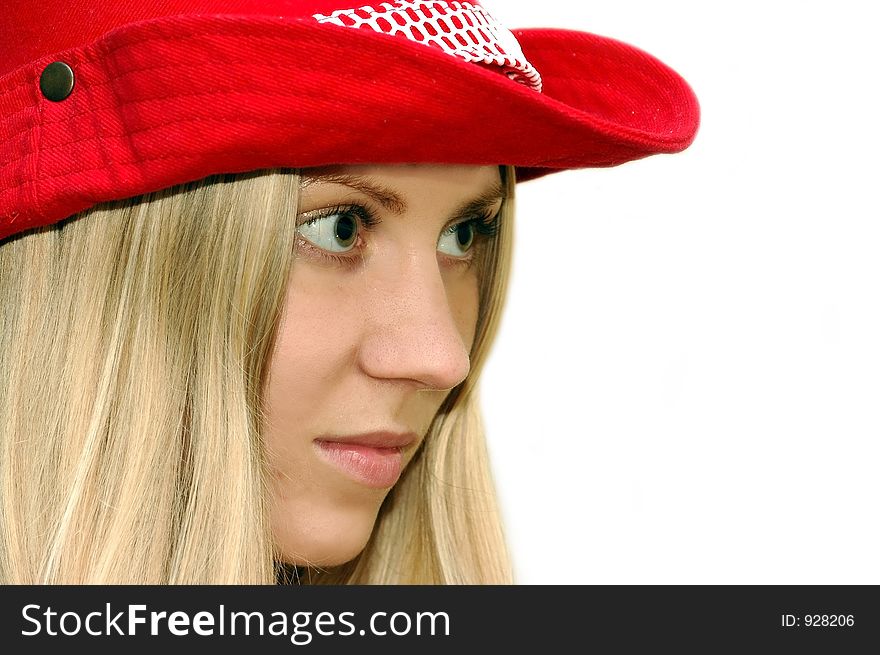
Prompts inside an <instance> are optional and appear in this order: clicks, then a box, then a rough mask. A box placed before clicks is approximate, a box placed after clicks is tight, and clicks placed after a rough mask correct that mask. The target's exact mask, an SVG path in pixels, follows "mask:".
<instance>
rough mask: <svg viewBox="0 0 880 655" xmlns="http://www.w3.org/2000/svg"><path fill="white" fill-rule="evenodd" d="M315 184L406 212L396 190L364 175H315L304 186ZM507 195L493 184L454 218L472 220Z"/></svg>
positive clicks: (392, 211)
mask: <svg viewBox="0 0 880 655" xmlns="http://www.w3.org/2000/svg"><path fill="white" fill-rule="evenodd" d="M315 182H330V183H333V184H341V185H343V186H347V187H350V188H352V189H354V190H356V191H360V192H361V193H363V194H365V195H367V196H369V197H370V198H372V199H373V200H375V201H376V202H377V203H379V204H380V205H381V206H382V207H384V208H385V209H386V210H388V211H390V212H391V213H393V214H396V215H398V216H400V215H401V214H403V213H405V212H406V208H407V204H406V200H404V199H403V198H401V197H400V195H398V194H397V193H396V192H395V191H394V190H392V189H390V188H388V187H387V186H385V185H383V184H379V183H378V182H375V181H373V180H370V179H369V178H367V177H364V176H362V175H350V174H341V173H327V174H322V175H314V176H311V177H308V178H304V180H303V186H308V185H310V184H313V183H315ZM505 198H506V195H505V193H504V188H503V187H502V186H501V183H500V182H498V181H495V182H493V183H492V184H491V185H490V186H489V187H488V188H487V189H485V190H483V192H482V193H480V194H479V195H478V196H476V197H475V198H473V199H472V200H468V201H466V202H464V203H462V204H461V205H459V206H458V207H457V208H456V209H455V211H453V215H452V218H453V219H454V220H458V219H463V218H470V217H472V216H474V215H475V214H481V213H485V212H487V211H488V210H489V209H490V208H491V207H492V206H493V205H494V204H495V203H496V202H498V200H499V199H500V200H504V199H505Z"/></svg>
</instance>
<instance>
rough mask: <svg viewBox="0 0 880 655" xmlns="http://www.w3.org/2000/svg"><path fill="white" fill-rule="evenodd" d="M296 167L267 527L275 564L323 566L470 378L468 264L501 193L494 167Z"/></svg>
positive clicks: (274, 368) (367, 528)
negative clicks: (298, 179) (294, 232)
mask: <svg viewBox="0 0 880 655" xmlns="http://www.w3.org/2000/svg"><path fill="white" fill-rule="evenodd" d="M303 175H304V176H303V185H302V190H301V192H300V208H299V210H300V211H299V214H298V217H297V224H298V225H299V226H300V227H299V228H298V229H299V237H298V244H297V247H296V259H295V261H294V263H293V267H292V271H291V275H290V278H289V280H288V287H287V297H286V301H285V307H284V311H283V315H282V319H281V325H280V328H279V330H280V331H279V334H278V340H277V348H276V351H275V353H274V355H273V358H272V361H271V363H270V369H269V377H268V380H267V389H266V411H267V426H266V446H267V451H268V459H269V465H270V469H271V483H272V489H271V491H272V514H271V521H272V531H273V533H274V538H275V542H276V546H277V548H278V549H279V551H280V553H281V556H282V557H283V559H284V560H285V561H287V562H288V563H292V564H312V565H317V566H322V565H323V566H330V565H334V564H341V563H343V562H346V561H349V560H350V559H352V558H353V557H355V556H356V555H357V554H358V553H359V552H360V551H361V550H362V549H363V547H364V545H365V544H366V542H367V540H368V538H369V536H370V533H371V532H372V530H373V525H374V523H375V520H376V515H377V512H378V510H379V507H380V505H381V504H382V501H383V499H384V498H385V496H386V495H387V494H388V492H389V491H390V489H391V488H392V487H393V486H394V484H395V483H396V482H397V480H398V478H399V476H400V473H401V471H402V470H403V469H404V468H405V467H406V465H407V464H408V462H409V461H410V460H411V459H412V457H413V455H414V454H415V452H416V450H417V449H418V448H419V445H420V444H421V442H422V440H423V439H424V437H425V433H426V432H427V430H428V427H429V426H430V424H431V422H432V420H433V418H434V416H435V414H436V412H437V410H438V409H439V407H440V405H441V404H442V403H443V401H444V399H445V398H446V397H447V395H448V394H449V392H450V390H452V389H453V387H455V386H456V385H458V384H459V383H460V382H462V381H463V380H464V379H465V378H466V377H467V375H468V371H469V370H470V361H469V353H470V349H471V346H472V344H473V340H474V334H475V330H476V322H477V310H478V277H477V270H476V268H477V267H476V265H475V258H476V257H477V256H478V254H479V252H480V250H481V248H482V246H483V245H484V244H485V241H486V240H487V239H489V238H491V236H490V234H491V232H492V227H493V224H492V221H493V220H494V219H496V218H497V214H498V211H499V209H500V207H501V195H502V193H503V191H502V187H501V178H500V174H499V169H498V167H497V166H449V165H422V164H418V165H414V164H413V165H409V164H408V165H395V166H391V165H382V166H373V165H357V166H333V167H325V168H315V169H306V170H305V171H304V172H303ZM487 222H488V223H489V224H488V225H487Z"/></svg>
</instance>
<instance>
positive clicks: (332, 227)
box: [297, 210, 358, 252]
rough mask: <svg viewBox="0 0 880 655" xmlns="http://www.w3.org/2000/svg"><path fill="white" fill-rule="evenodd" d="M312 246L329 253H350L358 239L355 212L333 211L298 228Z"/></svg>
mask: <svg viewBox="0 0 880 655" xmlns="http://www.w3.org/2000/svg"><path fill="white" fill-rule="evenodd" d="M297 229H298V231H299V233H300V235H301V236H302V237H303V238H304V239H306V240H307V241H309V242H311V243H312V244H314V245H316V246H318V247H319V248H323V249H324V250H327V251H329V252H348V251H349V250H351V249H352V248H353V247H354V245H355V243H356V242H357V237H358V219H357V216H356V215H355V213H354V212H352V211H350V210H347V211H333V213H332V214H325V215H324V216H318V217H317V218H313V219H310V220H308V221H306V222H305V223H303V224H302V225H300V226H299V228H297Z"/></svg>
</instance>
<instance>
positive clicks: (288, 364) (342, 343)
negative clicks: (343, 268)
mask: <svg viewBox="0 0 880 655" xmlns="http://www.w3.org/2000/svg"><path fill="white" fill-rule="evenodd" d="M345 293H346V289H345V287H344V286H341V285H338V284H332V283H328V281H327V280H326V279H321V278H320V277H318V278H317V279H316V277H315V276H314V275H310V274H309V271H308V270H300V271H295V272H293V273H292V274H291V279H290V282H289V284H288V289H287V295H286V298H285V305H284V311H283V314H282V317H281V323H280V325H279V328H278V335H277V339H276V344H275V352H274V353H273V356H272V359H271V362H270V364H269V376H268V382H267V386H266V395H265V402H266V415H267V423H268V425H267V434H266V441H267V446H268V447H269V451H270V454H271V453H272V452H277V453H279V454H283V453H281V452H280V451H281V450H283V449H285V448H289V447H290V446H289V444H288V443H287V442H286V441H285V440H281V439H279V438H278V435H279V434H281V433H283V432H284V430H288V431H289V430H290V429H291V426H308V424H309V418H310V414H309V408H315V407H320V406H322V405H323V404H325V403H326V402H327V401H332V398H333V390H334V389H335V388H338V386H339V383H340V381H341V379H342V375H343V373H344V371H345V363H346V362H347V361H348V360H349V359H350V357H351V351H352V349H353V348H354V347H355V345H356V344H355V340H356V339H355V335H354V333H353V332H352V330H354V329H355V326H356V325H357V320H356V317H355V316H353V315H352V313H353V312H354V311H355V309H353V308H355V307H356V303H353V302H350V300H351V299H349V298H346V295H345ZM279 459H283V458H279Z"/></svg>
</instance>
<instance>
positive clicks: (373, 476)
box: [314, 431, 418, 489]
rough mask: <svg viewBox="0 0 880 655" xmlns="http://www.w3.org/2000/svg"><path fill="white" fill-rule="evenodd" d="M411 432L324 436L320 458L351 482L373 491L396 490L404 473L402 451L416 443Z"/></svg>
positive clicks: (318, 447)
mask: <svg viewBox="0 0 880 655" xmlns="http://www.w3.org/2000/svg"><path fill="white" fill-rule="evenodd" d="M417 438H418V437H417V435H416V434H415V433H412V432H388V431H383V432H369V433H365V434H357V435H322V436H321V437H319V438H317V439H315V441H314V444H315V449H316V451H317V453H318V456H319V457H320V458H321V459H322V460H324V461H325V462H326V463H328V464H330V465H331V466H332V467H334V468H335V469H337V471H339V472H340V473H342V474H343V475H345V476H346V477H348V478H349V479H351V480H353V481H355V482H358V483H360V484H362V485H364V486H366V487H370V488H373V489H386V488H389V487H392V486H394V484H395V483H396V482H397V481H398V479H400V474H401V472H402V470H403V449H404V448H406V447H407V446H409V445H410V444H412V443H415V441H416V440H417Z"/></svg>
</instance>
